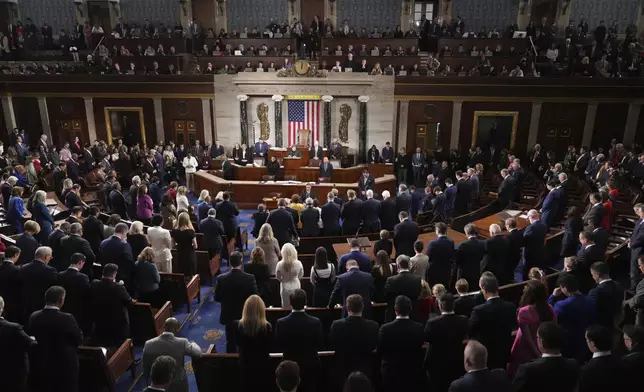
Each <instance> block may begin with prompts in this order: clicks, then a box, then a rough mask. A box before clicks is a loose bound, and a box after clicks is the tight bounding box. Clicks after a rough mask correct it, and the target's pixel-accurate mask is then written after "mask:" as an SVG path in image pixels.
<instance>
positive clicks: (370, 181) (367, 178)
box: [358, 169, 376, 199]
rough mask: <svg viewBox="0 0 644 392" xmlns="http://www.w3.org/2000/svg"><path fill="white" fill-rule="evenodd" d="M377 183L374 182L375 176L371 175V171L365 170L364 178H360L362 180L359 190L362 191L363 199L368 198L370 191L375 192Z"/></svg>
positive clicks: (359, 181) (359, 182)
mask: <svg viewBox="0 0 644 392" xmlns="http://www.w3.org/2000/svg"><path fill="white" fill-rule="evenodd" d="M375 183H376V181H375V180H374V178H373V176H371V174H369V171H368V170H367V169H365V170H363V171H362V176H360V179H359V180H358V190H359V191H360V197H361V198H362V199H364V198H365V197H366V196H367V191H368V190H371V191H373V187H374V185H375Z"/></svg>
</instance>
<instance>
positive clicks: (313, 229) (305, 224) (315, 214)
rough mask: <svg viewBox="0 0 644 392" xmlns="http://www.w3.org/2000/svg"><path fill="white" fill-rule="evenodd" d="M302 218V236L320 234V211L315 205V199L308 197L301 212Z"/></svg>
mask: <svg viewBox="0 0 644 392" xmlns="http://www.w3.org/2000/svg"><path fill="white" fill-rule="evenodd" d="M300 215H301V220H302V237H317V236H319V235H320V225H319V222H320V211H318V209H317V208H315V207H314V206H313V199H311V198H310V197H309V198H308V199H306V207H304V209H303V210H302V212H301V213H300Z"/></svg>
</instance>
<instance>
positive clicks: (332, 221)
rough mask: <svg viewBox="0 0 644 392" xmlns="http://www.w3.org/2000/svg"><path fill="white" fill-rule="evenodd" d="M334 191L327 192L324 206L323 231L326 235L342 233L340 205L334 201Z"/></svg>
mask: <svg viewBox="0 0 644 392" xmlns="http://www.w3.org/2000/svg"><path fill="white" fill-rule="evenodd" d="M333 199H334V197H333V192H329V193H328V194H327V202H326V204H325V205H323V206H322V208H321V210H322V214H321V215H322V231H323V234H324V235H325V236H338V235H341V234H342V228H341V227H340V209H341V207H340V205H339V204H337V203H335V202H334V201H333Z"/></svg>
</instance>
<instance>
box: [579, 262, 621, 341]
mask: <svg viewBox="0 0 644 392" xmlns="http://www.w3.org/2000/svg"><path fill="white" fill-rule="evenodd" d="M590 273H591V275H592V276H593V280H594V281H595V282H597V286H596V287H594V288H593V289H592V290H590V291H589V292H588V296H589V297H590V298H592V299H593V300H595V309H596V314H597V324H600V325H603V326H604V327H606V328H610V329H611V330H613V329H614V328H615V325H616V324H615V323H616V320H617V317H618V316H620V315H621V312H622V301H623V300H624V290H623V289H622V287H621V286H620V285H619V283H617V282H616V281H614V280H612V279H611V278H610V268H609V266H608V264H606V263H605V262H603V261H598V262H595V263H593V264H592V265H591V266H590Z"/></svg>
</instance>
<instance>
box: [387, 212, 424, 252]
mask: <svg viewBox="0 0 644 392" xmlns="http://www.w3.org/2000/svg"><path fill="white" fill-rule="evenodd" d="M398 219H399V221H400V223H398V224H397V225H396V226H395V227H394V238H393V239H394V247H395V248H396V257H398V256H400V255H406V256H408V257H413V256H414V255H415V254H416V251H414V243H415V242H416V240H417V239H418V235H419V234H420V228H419V227H418V223H416V222H414V221H412V220H411V219H409V213H408V212H407V211H400V212H399V213H398Z"/></svg>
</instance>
